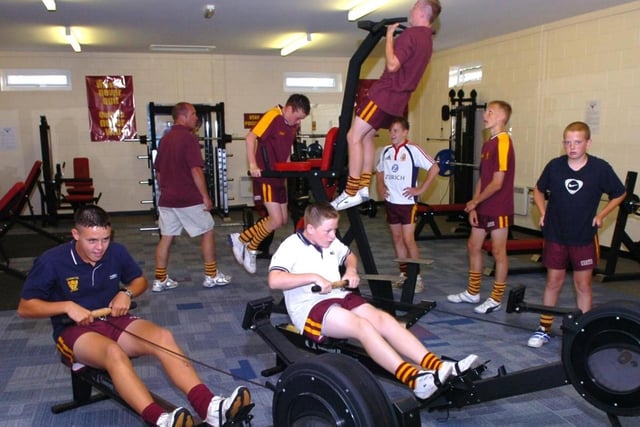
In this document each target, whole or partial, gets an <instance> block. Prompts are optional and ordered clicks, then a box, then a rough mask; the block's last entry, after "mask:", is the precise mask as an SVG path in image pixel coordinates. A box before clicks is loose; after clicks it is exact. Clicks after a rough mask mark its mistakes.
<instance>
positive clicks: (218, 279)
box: [202, 271, 231, 288]
mask: <svg viewBox="0 0 640 427" xmlns="http://www.w3.org/2000/svg"><path fill="white" fill-rule="evenodd" d="M229 283H231V276H227V275H226V274H224V273H223V272H221V271H218V273H217V274H216V275H215V277H211V276H204V282H202V286H204V287H205V288H213V287H214V286H226V285H228V284H229Z"/></svg>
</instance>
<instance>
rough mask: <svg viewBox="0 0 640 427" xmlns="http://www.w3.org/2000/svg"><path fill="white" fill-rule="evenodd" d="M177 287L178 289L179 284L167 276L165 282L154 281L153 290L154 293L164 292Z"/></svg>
mask: <svg viewBox="0 0 640 427" xmlns="http://www.w3.org/2000/svg"><path fill="white" fill-rule="evenodd" d="M177 287H178V282H176V281H175V280H173V279H172V278H171V277H169V276H167V278H166V279H164V281H163V280H158V279H156V280H154V281H153V286H152V287H151V290H152V291H153V292H162V291H164V290H166V289H173V288H177Z"/></svg>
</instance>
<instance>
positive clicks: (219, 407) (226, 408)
mask: <svg viewBox="0 0 640 427" xmlns="http://www.w3.org/2000/svg"><path fill="white" fill-rule="evenodd" d="M250 406H251V393H249V389H248V388H246V387H242V386H241V387H238V388H236V389H235V390H233V393H231V396H229V397H227V398H226V399H225V398H224V397H222V396H214V397H213V399H211V402H210V403H209V408H208V409H207V419H206V422H207V424H209V425H210V426H211V427H220V426H222V425H224V424H225V423H227V422H229V421H235V420H236V417H237V416H238V415H241V416H245V415H246V413H245V412H246V411H248V410H250V409H251V408H250ZM245 408H247V409H246V410H245V411H243V409H245Z"/></svg>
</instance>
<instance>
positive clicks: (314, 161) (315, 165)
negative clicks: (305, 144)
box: [309, 159, 323, 169]
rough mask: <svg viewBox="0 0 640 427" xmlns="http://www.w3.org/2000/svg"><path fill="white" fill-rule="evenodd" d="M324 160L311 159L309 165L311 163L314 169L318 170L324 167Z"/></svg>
mask: <svg viewBox="0 0 640 427" xmlns="http://www.w3.org/2000/svg"><path fill="white" fill-rule="evenodd" d="M322 161H323V160H322V159H309V163H311V167H312V168H314V169H318V168H319V167H321V166H322Z"/></svg>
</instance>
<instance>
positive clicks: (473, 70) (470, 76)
mask: <svg viewBox="0 0 640 427" xmlns="http://www.w3.org/2000/svg"><path fill="white" fill-rule="evenodd" d="M481 81H482V64H480V63H476V64H467V65H455V66H453V67H450V68H449V87H450V88H452V87H456V86H462V85H464V84H465V83H470V82H481Z"/></svg>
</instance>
